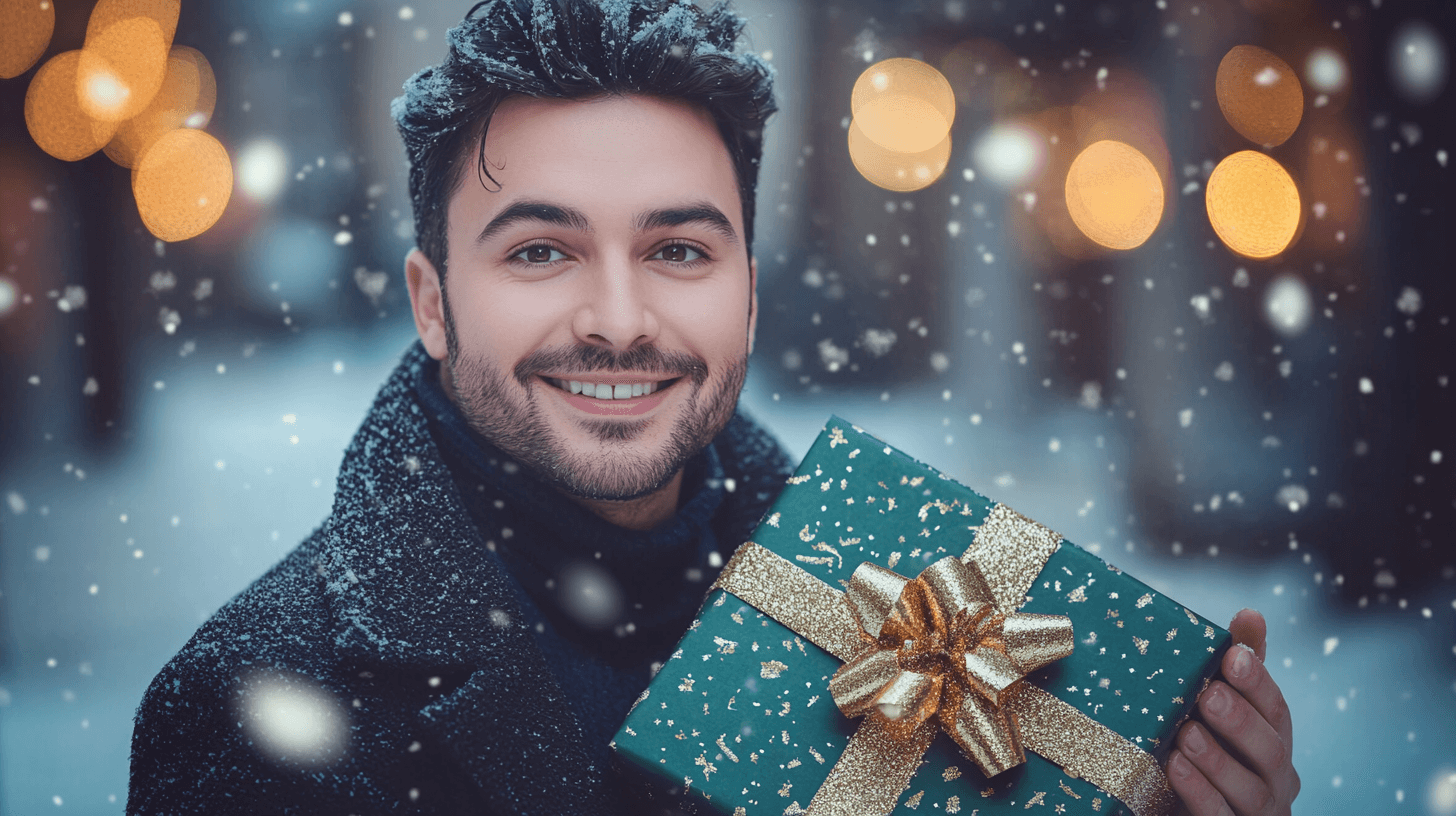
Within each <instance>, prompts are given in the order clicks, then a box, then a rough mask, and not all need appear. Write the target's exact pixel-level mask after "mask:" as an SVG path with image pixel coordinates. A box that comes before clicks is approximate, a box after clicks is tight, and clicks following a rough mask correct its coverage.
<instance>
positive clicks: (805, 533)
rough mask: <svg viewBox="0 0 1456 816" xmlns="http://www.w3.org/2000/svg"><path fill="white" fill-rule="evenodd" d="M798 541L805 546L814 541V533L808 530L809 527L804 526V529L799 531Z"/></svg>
mask: <svg viewBox="0 0 1456 816" xmlns="http://www.w3.org/2000/svg"><path fill="white" fill-rule="evenodd" d="M799 540H800V541H802V542H804V543H805V544H807V543H809V542H810V541H813V540H814V531H813V530H811V529H809V525H807V524H805V525H804V529H802V530H800V531H799Z"/></svg>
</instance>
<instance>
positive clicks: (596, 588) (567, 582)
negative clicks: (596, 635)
mask: <svg viewBox="0 0 1456 816" xmlns="http://www.w3.org/2000/svg"><path fill="white" fill-rule="evenodd" d="M557 577H558V578H559V581H558V585H559V587H560V588H559V589H558V592H559V597H560V599H561V607H562V609H564V610H565V611H566V613H567V614H568V615H570V616H571V617H572V619H573V620H575V621H576V622H577V623H579V624H581V625H582V626H585V627H587V628H588V629H602V628H605V627H608V626H611V625H612V624H613V623H616V622H617V620H618V618H620V617H621V615H622V607H623V603H622V590H621V588H620V587H618V586H617V582H616V579H614V578H612V575H611V573H609V572H607V571H606V570H605V569H603V568H601V567H599V566H597V565H596V564H593V563H590V562H587V561H579V562H574V563H571V564H568V565H566V567H565V568H564V569H563V570H562V571H561V575H559V576H557Z"/></svg>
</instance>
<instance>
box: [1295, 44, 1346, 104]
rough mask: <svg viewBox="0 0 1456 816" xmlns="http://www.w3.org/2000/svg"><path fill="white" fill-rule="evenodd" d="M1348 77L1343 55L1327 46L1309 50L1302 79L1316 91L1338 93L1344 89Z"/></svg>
mask: <svg viewBox="0 0 1456 816" xmlns="http://www.w3.org/2000/svg"><path fill="white" fill-rule="evenodd" d="M1349 78H1350V69H1349V67H1348V66H1347V65H1346V63H1345V58H1344V56H1342V55H1341V54H1340V52H1339V51H1336V50H1335V49H1333V48H1330V47H1328V46H1321V47H1319V48H1316V49H1315V50H1313V51H1311V52H1309V57H1307V58H1306V59H1305V61H1304V80H1305V81H1306V82H1308V83H1309V86H1310V87H1311V88H1314V89H1315V90H1316V91H1322V92H1324V93H1339V92H1340V91H1343V90H1344V89H1345V84H1346V83H1347V82H1349Z"/></svg>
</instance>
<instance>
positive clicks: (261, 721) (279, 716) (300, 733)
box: [240, 675, 348, 765]
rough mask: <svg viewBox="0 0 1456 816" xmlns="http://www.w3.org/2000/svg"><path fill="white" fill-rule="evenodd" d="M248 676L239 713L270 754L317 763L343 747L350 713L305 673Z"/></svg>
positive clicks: (280, 759)
mask: <svg viewBox="0 0 1456 816" xmlns="http://www.w3.org/2000/svg"><path fill="white" fill-rule="evenodd" d="M247 682H248V686H249V688H248V689H247V691H246V692H245V693H244V694H243V697H242V706H243V710H242V712H241V715H242V716H241V717H240V719H241V720H242V723H243V728H244V729H245V730H246V731H247V733H248V736H249V737H251V738H252V740H253V743H254V745H256V746H257V747H258V749H259V750H261V751H262V752H263V753H264V754H265V755H267V756H268V757H269V758H270V759H272V760H273V761H275V762H283V761H287V762H290V763H296V764H301V765H318V764H322V763H324V762H327V761H329V760H332V759H335V758H337V757H338V756H339V755H340V754H341V753H342V751H343V749H344V746H345V740H346V737H347V734H348V728H347V722H346V719H347V713H346V711H345V709H344V707H343V706H342V705H340V704H339V701H338V700H336V699H334V697H333V695H332V694H330V693H329V692H327V691H325V690H324V689H322V688H320V687H318V686H317V685H315V684H314V683H312V682H310V681H308V680H306V679H304V678H302V677H288V678H286V679H285V678H281V677H276V678H275V677H259V676H256V675H255V676H254V677H253V678H251V679H250V680H249V681H247Z"/></svg>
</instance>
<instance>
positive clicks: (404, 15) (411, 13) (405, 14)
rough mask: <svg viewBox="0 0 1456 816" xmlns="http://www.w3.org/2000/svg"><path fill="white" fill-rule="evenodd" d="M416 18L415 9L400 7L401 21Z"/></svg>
mask: <svg viewBox="0 0 1456 816" xmlns="http://www.w3.org/2000/svg"><path fill="white" fill-rule="evenodd" d="M414 18H415V10H414V9H412V8H410V7H409V6H401V7H400V9H399V19H401V20H413V19H414Z"/></svg>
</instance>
